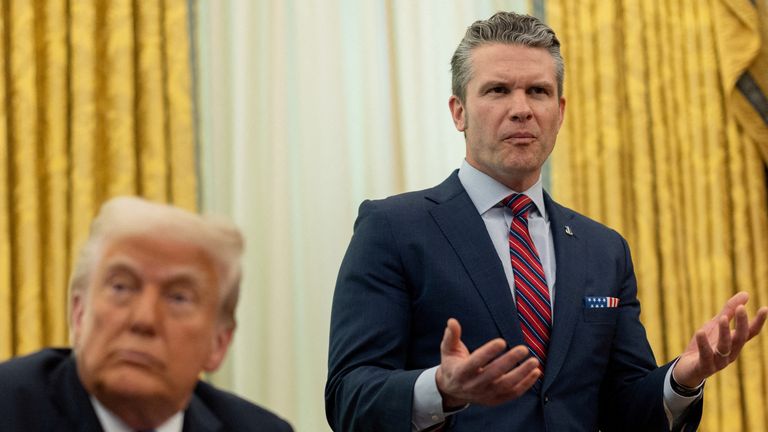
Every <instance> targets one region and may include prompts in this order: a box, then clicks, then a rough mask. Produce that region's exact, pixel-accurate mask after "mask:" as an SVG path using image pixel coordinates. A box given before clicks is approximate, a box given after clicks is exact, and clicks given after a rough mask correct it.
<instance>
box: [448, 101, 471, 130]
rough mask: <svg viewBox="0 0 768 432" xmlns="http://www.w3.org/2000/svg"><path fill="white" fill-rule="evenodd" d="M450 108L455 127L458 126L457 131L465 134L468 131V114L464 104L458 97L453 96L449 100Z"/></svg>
mask: <svg viewBox="0 0 768 432" xmlns="http://www.w3.org/2000/svg"><path fill="white" fill-rule="evenodd" d="M448 108H450V109H451V117H452V118H453V125H454V126H456V130H457V131H459V132H464V131H465V130H466V129H467V121H466V114H467V113H466V110H465V109H464V104H463V103H462V102H461V100H459V98H458V97H456V95H451V97H450V98H449V99H448Z"/></svg>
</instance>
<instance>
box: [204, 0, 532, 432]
mask: <svg viewBox="0 0 768 432" xmlns="http://www.w3.org/2000/svg"><path fill="white" fill-rule="evenodd" d="M195 4H196V8H197V14H196V17H197V19H196V23H195V30H196V38H197V41H196V42H197V47H198V56H197V58H196V65H195V66H196V71H197V89H198V119H199V127H200V129H199V131H200V134H199V136H200V155H201V172H202V182H201V184H202V191H201V197H202V200H201V202H202V204H203V207H204V210H206V211H209V212H215V213H220V214H228V215H230V216H231V217H233V218H234V220H235V221H236V222H237V223H238V224H239V225H240V226H241V227H242V228H243V230H244V232H245V235H246V239H247V246H246V249H247V250H246V257H245V262H244V264H245V278H244V281H243V291H242V296H241V301H240V306H239V309H238V330H237V332H236V337H235V341H234V345H233V347H232V350H231V351H230V355H229V358H228V361H227V363H226V365H225V366H224V368H223V370H222V371H221V372H219V373H218V374H217V375H216V376H214V377H213V379H214V380H215V381H216V382H217V383H218V384H219V385H221V386H223V387H226V388H229V389H231V390H233V391H235V392H236V393H238V394H241V395H243V396H245V397H247V398H249V399H251V400H253V401H255V402H257V403H259V404H262V405H264V406H266V407H268V408H270V409H272V410H275V411H276V412H278V413H279V414H280V415H282V416H283V417H285V418H287V419H288V420H289V421H291V423H293V425H294V427H295V428H296V429H297V431H322V430H328V426H327V423H326V422H325V414H324V405H323V386H324V384H325V377H326V357H327V346H328V323H329V315H330V309H331V298H332V295H333V288H334V283H335V279H336V273H337V271H338V267H339V264H340V262H341V258H342V256H343V254H344V251H345V249H346V246H347V244H348V242H349V238H350V236H351V234H352V225H353V222H354V219H355V216H356V215H357V206H358V205H359V203H360V202H361V201H362V200H363V199H366V198H380V197H385V196H388V195H392V194H396V193H399V192H402V191H405V190H412V189H420V188H426V187H430V186H432V185H434V184H437V183H438V182H440V181H442V180H443V179H444V178H445V177H446V176H447V175H448V174H449V173H450V172H451V171H452V170H453V169H455V168H457V167H458V166H459V164H460V163H461V160H462V158H463V155H464V142H463V137H462V135H461V134H459V133H458V132H456V130H455V129H454V128H453V124H452V122H451V118H450V115H449V111H448V105H447V101H448V96H449V95H450V71H449V61H450V57H451V54H452V53H453V50H454V49H455V47H456V45H457V44H458V42H459V40H460V39H461V37H462V35H463V33H464V30H465V29H466V27H467V26H468V25H469V24H471V23H472V22H473V21H475V20H477V19H481V18H487V17H488V16H490V15H491V14H492V13H493V12H495V11H496V10H501V9H504V10H516V11H525V10H526V1H525V0H516V1H512V0H508V1H491V0H484V1H481V0H455V1H446V0H419V1H414V0H390V1H386V0H282V1H268V0H263V1H262V0H260V1H252V0H241V1H235V0H232V1H215V0H207V1H205V0H199V1H197V2H196V3H195Z"/></svg>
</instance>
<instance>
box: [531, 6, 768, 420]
mask: <svg viewBox="0 0 768 432" xmlns="http://www.w3.org/2000/svg"><path fill="white" fill-rule="evenodd" d="M757 2H758V3H759V2H763V5H764V3H765V0H757ZM722 3H723V2H722V1H721V0H709V1H701V0H618V1H607V2H606V1H600V0H549V1H548V2H547V3H546V8H547V19H548V21H549V23H550V24H551V25H552V27H553V28H554V29H555V31H556V32H557V33H558V35H559V37H560V40H561V41H562V43H563V55H564V57H565V61H566V85H565V88H566V92H565V93H566V98H567V100H568V103H567V107H566V116H565V123H564V125H563V129H562V131H561V133H560V137H559V141H558V145H557V147H556V149H555V153H554V155H553V157H552V164H551V173H552V190H553V194H554V196H555V197H556V199H558V200H560V201H561V202H563V203H565V204H566V205H569V206H571V207H573V208H575V209H578V210H580V211H583V212H584V213H586V214H587V215H589V216H591V217H593V218H595V219H597V220H600V221H602V222H604V223H606V224H607V225H609V226H611V227H613V228H615V229H617V230H618V231H619V232H621V233H622V234H623V235H624V236H625V237H626V238H627V239H628V241H629V243H630V245H631V247H632V251H633V254H634V261H635V270H636V273H637V278H638V287H639V288H638V289H639V296H640V299H641V301H642V305H643V309H642V316H641V318H642V320H643V322H644V324H645V326H646V329H647V330H648V336H649V339H650V341H651V345H652V346H653V348H654V352H655V353H656V356H657V360H658V361H660V362H662V361H663V362H666V361H669V360H671V359H672V358H674V357H675V356H676V355H678V354H679V353H680V352H682V350H683V349H684V348H685V346H686V345H687V343H688V341H689V340H690V338H691V337H692V336H693V333H694V331H695V330H696V329H697V328H698V327H699V326H700V325H701V324H703V323H704V322H705V321H706V320H708V319H710V318H711V317H712V316H713V315H714V314H716V313H717V312H719V310H720V308H721V307H722V305H723V304H724V302H725V300H726V299H728V298H729V297H730V296H731V295H732V294H734V293H735V292H737V291H741V290H744V291H748V292H749V293H750V295H751V301H750V304H749V307H748V310H749V312H750V314H751V315H752V316H753V314H754V311H755V310H756V307H755V306H757V305H768V203H767V202H766V176H765V168H766V167H765V164H764V162H763V160H762V159H761V154H760V146H761V145H762V146H765V145H766V142H765V141H763V142H759V143H758V142H757V141H756V140H755V139H754V138H753V137H752V135H750V133H749V132H748V131H747V130H746V129H745V127H744V124H745V123H744V122H743V121H740V120H743V119H742V118H740V117H739V115H740V113H741V112H740V111H739V110H738V109H737V108H735V107H734V105H732V104H730V103H729V97H730V96H729V95H731V94H733V91H732V90H729V89H727V88H725V87H724V84H725V83H724V82H723V81H721V78H723V76H724V74H725V73H726V72H725V71H726V70H728V72H727V73H728V74H729V75H728V76H729V77H730V78H729V79H730V80H732V82H731V83H730V84H731V87H733V85H734V83H735V80H736V79H737V78H738V77H739V76H740V75H741V72H738V71H735V70H731V69H727V67H728V66H733V65H729V64H727V62H728V60H729V59H728V58H727V57H726V56H725V52H726V51H728V50H738V49H740V48H739V47H735V48H733V47H724V46H723V42H724V41H726V42H727V41H728V40H729V37H733V38H735V37H736V36H734V35H733V34H731V35H730V36H728V35H724V34H723V33H722V30H723V29H722V27H721V26H722V23H721V22H722V20H724V19H726V18H727V17H725V16H724V15H723V10H724V8H725V6H724V5H723V4H722ZM726 3H727V2H726ZM733 3H739V2H733ZM740 3H742V4H741V5H740V6H742V7H747V6H751V7H753V8H754V3H753V2H750V1H743V2H740ZM732 6H733V5H730V6H729V8H730V7H732ZM729 10H730V11H731V12H732V11H733V9H729ZM731 18H732V17H731ZM736 27H737V26H734V27H733V28H736ZM742 27H743V26H742ZM739 37H740V39H739V40H740V41H741V42H740V43H746V42H749V46H750V47H752V49H754V47H755V46H758V47H759V46H760V37H759V33H756V32H752V33H751V34H750V35H747V36H739ZM763 47H765V44H763ZM763 49H764V48H763ZM753 64H754V63H753ZM741 67H742V70H743V68H745V67H749V62H742V65H741ZM760 73H762V79H763V80H764V79H765V78H766V69H765V68H763V69H762V70H761V72H760ZM705 406H706V410H705V413H704V418H703V420H702V426H701V430H702V431H713V432H714V431H725V430H727V431H765V430H768V412H767V411H768V410H767V409H766V407H767V406H768V331H763V334H762V335H761V336H760V337H759V338H758V339H756V340H753V341H752V342H751V343H750V344H749V345H748V346H747V347H746V349H745V350H744V351H743V352H742V355H741V357H740V359H739V361H738V362H737V363H736V364H734V365H732V366H731V367H729V368H728V369H726V370H725V371H723V372H721V373H720V374H718V375H717V376H715V377H713V378H711V379H710V380H709V381H708V383H707V386H706V402H705Z"/></svg>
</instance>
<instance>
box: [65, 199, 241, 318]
mask: <svg viewBox="0 0 768 432" xmlns="http://www.w3.org/2000/svg"><path fill="white" fill-rule="evenodd" d="M136 235H152V236H155V237H158V236H160V237H163V238H169V239H173V240H181V241H184V242H187V243H191V244H193V245H195V246H199V247H200V248H201V249H202V250H203V251H205V253H206V254H207V256H208V257H209V258H210V259H211V261H212V262H213V264H214V268H215V269H216V276H217V278H218V280H217V282H218V284H219V289H220V290H219V291H220V299H219V302H220V310H219V312H220V315H219V317H220V320H222V322H224V323H225V324H227V325H234V322H235V308H236V306H237V300H238V297H239V293H240V277H241V271H242V270H241V267H240V258H241V256H242V254H243V247H244V241H243V236H242V234H241V233H240V230H238V229H237V227H235V226H234V225H233V224H232V223H230V222H228V221H225V220H223V219H219V218H214V217H210V216H201V215H198V214H195V213H192V212H189V211H186V210H182V209H180V208H178V207H174V206H171V205H167V204H159V203H154V202H150V201H147V200H145V199H142V198H138V197H117V198H113V199H111V200H109V201H107V202H105V203H104V204H103V205H102V206H101V209H100V210H99V214H98V215H96V218H95V219H94V220H93V222H92V223H91V230H90V234H89V236H88V239H87V240H86V242H85V244H84V245H83V246H82V248H81V249H80V253H79V255H78V257H77V261H76V262H75V265H74V268H73V271H72V276H71V278H70V280H69V302H70V311H71V308H72V306H73V304H74V303H73V302H74V299H75V296H83V295H85V293H86V291H87V289H88V285H89V283H90V279H91V277H92V273H93V271H94V267H95V266H96V265H97V264H98V262H99V260H100V259H101V257H102V254H103V253H104V250H105V246H107V245H108V244H109V242H111V241H114V240H116V239H119V238H123V237H128V236H136Z"/></svg>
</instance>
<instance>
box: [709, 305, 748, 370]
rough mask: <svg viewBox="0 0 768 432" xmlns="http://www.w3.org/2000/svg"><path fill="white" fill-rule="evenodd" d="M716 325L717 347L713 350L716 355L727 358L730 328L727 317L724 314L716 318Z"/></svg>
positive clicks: (729, 352)
mask: <svg viewBox="0 0 768 432" xmlns="http://www.w3.org/2000/svg"><path fill="white" fill-rule="evenodd" d="M743 308H744V307H743V306H742V312H743ZM717 327H718V335H717V344H716V346H717V349H716V350H715V354H716V355H717V356H718V357H725V358H727V357H728V356H729V355H730V354H731V328H730V326H729V322H728V319H727V318H726V317H724V316H721V317H720V319H718V320H717ZM707 345H709V344H707Z"/></svg>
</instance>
